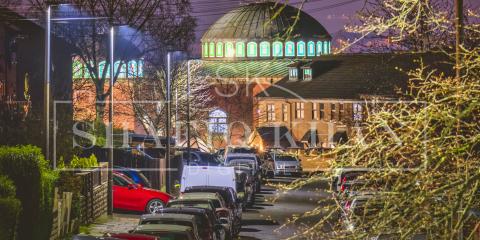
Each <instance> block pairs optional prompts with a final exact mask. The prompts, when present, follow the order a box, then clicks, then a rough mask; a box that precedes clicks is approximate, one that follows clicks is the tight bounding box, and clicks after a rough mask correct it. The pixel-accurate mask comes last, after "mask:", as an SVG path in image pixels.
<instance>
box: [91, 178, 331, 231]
mask: <svg viewBox="0 0 480 240" xmlns="http://www.w3.org/2000/svg"><path fill="white" fill-rule="evenodd" d="M293 180H294V179H293V178H276V179H272V180H269V181H268V183H267V186H263V187H262V191H261V192H260V193H259V194H257V197H256V203H255V204H254V206H252V207H251V208H247V209H246V211H245V212H243V221H242V229H241V232H240V237H239V238H240V239H245V240H255V239H261V240H277V239H285V238H288V237H290V236H293V235H294V234H295V231H296V230H298V226H295V225H288V226H286V227H282V228H281V229H279V228H280V227H281V226H282V225H283V224H284V223H286V222H287V220H288V219H289V218H291V217H292V216H294V215H300V214H303V213H305V212H307V211H310V210H312V209H313V208H315V206H316V203H317V201H318V200H320V199H325V198H328V197H329V194H328V193H326V192H324V191H323V190H322V189H324V188H325V186H326V184H325V182H318V183H313V184H310V185H308V186H306V187H304V188H302V189H300V190H296V191H288V192H283V191H279V190H278V189H277V188H276V187H275V186H274V185H276V184H282V183H283V184H285V183H290V182H292V181H293ZM272 185H273V186H272ZM313 190H315V191H313ZM138 218H139V215H138V214H125V213H117V214H115V216H114V218H113V219H108V220H103V221H102V220H101V221H100V222H99V223H97V224H95V225H93V226H92V227H91V234H94V235H101V234H103V233H105V232H126V231H128V230H129V229H132V228H134V227H135V226H136V224H137V222H138ZM313 221H314V220H313Z"/></svg>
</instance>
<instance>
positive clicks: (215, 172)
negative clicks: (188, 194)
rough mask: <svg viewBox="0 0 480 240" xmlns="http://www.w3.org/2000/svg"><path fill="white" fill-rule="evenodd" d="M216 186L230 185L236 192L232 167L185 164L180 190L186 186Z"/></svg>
mask: <svg viewBox="0 0 480 240" xmlns="http://www.w3.org/2000/svg"><path fill="white" fill-rule="evenodd" d="M195 186H216V187H231V188H233V190H235V192H237V184H236V179H235V168H234V167H223V166H222V167H219V166H185V167H184V168H183V172H182V179H181V182H180V192H184V191H185V188H187V187H195Z"/></svg>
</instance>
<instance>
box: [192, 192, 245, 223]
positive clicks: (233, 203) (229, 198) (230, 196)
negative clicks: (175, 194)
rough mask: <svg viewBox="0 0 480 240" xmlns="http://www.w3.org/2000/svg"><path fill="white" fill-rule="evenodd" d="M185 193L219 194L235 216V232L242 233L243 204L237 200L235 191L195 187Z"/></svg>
mask: <svg viewBox="0 0 480 240" xmlns="http://www.w3.org/2000/svg"><path fill="white" fill-rule="evenodd" d="M184 192H185V193H193V192H208V193H218V194H220V196H222V198H223V200H224V201H225V204H226V207H227V208H228V209H230V210H231V211H232V212H233V214H234V222H233V225H234V228H235V232H238V231H240V227H241V223H242V203H241V202H240V201H239V200H238V199H237V194H236V193H235V190H233V189H232V188H229V187H215V186H195V187H187V188H185V191H184Z"/></svg>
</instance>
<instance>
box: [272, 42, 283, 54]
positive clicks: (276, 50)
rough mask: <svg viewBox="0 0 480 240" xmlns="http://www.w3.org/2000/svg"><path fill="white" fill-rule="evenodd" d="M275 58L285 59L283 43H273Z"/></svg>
mask: <svg viewBox="0 0 480 240" xmlns="http://www.w3.org/2000/svg"><path fill="white" fill-rule="evenodd" d="M272 48H273V50H272V51H273V56H274V57H283V43H282V42H278V41H277V42H273V44H272Z"/></svg>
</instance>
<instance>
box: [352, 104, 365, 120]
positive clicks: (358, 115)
mask: <svg viewBox="0 0 480 240" xmlns="http://www.w3.org/2000/svg"><path fill="white" fill-rule="evenodd" d="M353 120H354V121H362V120H363V106H362V104H361V103H354V104H353Z"/></svg>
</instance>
